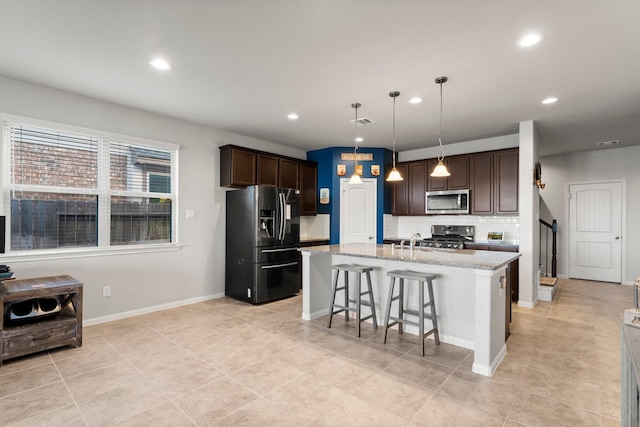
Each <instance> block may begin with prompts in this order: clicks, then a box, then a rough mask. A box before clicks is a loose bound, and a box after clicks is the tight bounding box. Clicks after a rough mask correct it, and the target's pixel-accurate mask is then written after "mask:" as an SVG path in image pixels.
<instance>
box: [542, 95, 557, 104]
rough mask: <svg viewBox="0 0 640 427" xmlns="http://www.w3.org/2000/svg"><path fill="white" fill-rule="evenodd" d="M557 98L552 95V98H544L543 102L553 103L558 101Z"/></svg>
mask: <svg viewBox="0 0 640 427" xmlns="http://www.w3.org/2000/svg"><path fill="white" fill-rule="evenodd" d="M557 100H558V98H556V97H554V96H552V97H550V98H547V99H543V100H542V103H543V104H553V103H554V102H556V101H557Z"/></svg>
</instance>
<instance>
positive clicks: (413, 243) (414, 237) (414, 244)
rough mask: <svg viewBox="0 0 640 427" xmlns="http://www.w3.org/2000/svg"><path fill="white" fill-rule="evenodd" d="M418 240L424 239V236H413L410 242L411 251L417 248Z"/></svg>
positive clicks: (416, 234) (417, 234) (418, 234)
mask: <svg viewBox="0 0 640 427" xmlns="http://www.w3.org/2000/svg"><path fill="white" fill-rule="evenodd" d="M418 239H422V236H421V235H420V233H415V234H413V235H412V236H411V240H409V250H413V248H414V247H415V246H416V241H417V240H418Z"/></svg>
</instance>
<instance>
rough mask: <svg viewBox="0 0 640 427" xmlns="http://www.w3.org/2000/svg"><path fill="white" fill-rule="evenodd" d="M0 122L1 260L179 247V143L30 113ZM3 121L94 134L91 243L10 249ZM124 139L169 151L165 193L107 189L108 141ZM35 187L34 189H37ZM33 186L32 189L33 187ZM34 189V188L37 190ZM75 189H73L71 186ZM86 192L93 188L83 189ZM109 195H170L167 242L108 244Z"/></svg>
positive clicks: (5, 116)
mask: <svg viewBox="0 0 640 427" xmlns="http://www.w3.org/2000/svg"><path fill="white" fill-rule="evenodd" d="M0 122H1V125H2V132H0V145H1V148H2V149H1V150H0V165H2V174H0V188H2V193H1V194H0V215H2V216H5V217H6V224H7V226H6V233H5V239H6V240H5V252H6V253H5V254H2V255H0V256H1V257H2V261H3V263H5V262H12V261H13V262H21V261H35V260H46V259H62V258H81V257H92V256H103V255H115V254H125V253H147V252H164V251H174V250H179V249H180V248H181V245H180V244H179V240H178V236H179V233H178V212H179V209H178V206H179V200H178V180H179V171H178V164H179V161H178V160H179V159H178V157H179V153H180V145H178V144H172V143H168V142H162V141H156V140H151V139H145V138H140V137H133V136H129V135H122V134H117V133H113V132H107V131H102V130H96V129H90V128H85V127H79V126H74V125H68V124H63V123H57V122H51V121H47V120H41V119H35V118H31V117H24V116H18V115H13V114H6V113H3V114H0ZM7 123H15V124H24V125H28V126H35V127H41V128H45V129H52V130H57V131H61V132H70V133H77V134H83V135H90V136H93V137H96V138H98V191H97V195H98V212H97V214H98V244H97V246H91V247H77V248H68V247H65V248H55V249H33V250H28V251H11V244H10V243H11V209H10V206H11V186H12V179H11V175H10V174H11V172H10V171H11V165H10V164H9V162H10V161H11V155H10V149H11V142H10V141H8V140H6V135H5V131H4V129H5V125H6V124H7ZM111 140H113V141H117V142H125V143H128V144H132V145H135V146H140V147H147V148H150V149H164V150H170V151H173V155H172V156H171V157H172V160H171V174H170V185H171V190H170V192H169V193H151V194H150V193H148V192H133V191H114V190H110V176H109V170H110V155H109V141H111ZM40 188H41V187H38V188H37V189H40ZM31 189H32V188H28V187H27V186H22V190H26V191H28V190H31ZM33 189H36V188H35V187H34V188H33ZM37 189H36V190H37ZM57 190H59V191H58V192H65V189H64V188H58V189H57ZM74 192H75V190H74ZM86 192H87V194H94V192H92V191H89V190H86ZM111 196H126V197H142V198H149V197H153V198H156V197H157V198H170V199H171V200H172V202H171V243H145V244H138V245H114V246H111V244H110V221H111Z"/></svg>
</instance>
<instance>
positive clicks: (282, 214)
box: [278, 193, 285, 240]
mask: <svg viewBox="0 0 640 427" xmlns="http://www.w3.org/2000/svg"><path fill="white" fill-rule="evenodd" d="M278 199H279V202H280V230H278V239H280V240H284V230H285V222H284V221H285V212H284V209H285V207H284V205H285V200H284V194H283V193H278Z"/></svg>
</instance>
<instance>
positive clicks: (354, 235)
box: [340, 179, 377, 243]
mask: <svg viewBox="0 0 640 427" xmlns="http://www.w3.org/2000/svg"><path fill="white" fill-rule="evenodd" d="M362 181H363V182H362V184H349V180H348V179H341V180H340V243H376V185H377V181H376V180H375V179H363V180H362Z"/></svg>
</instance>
